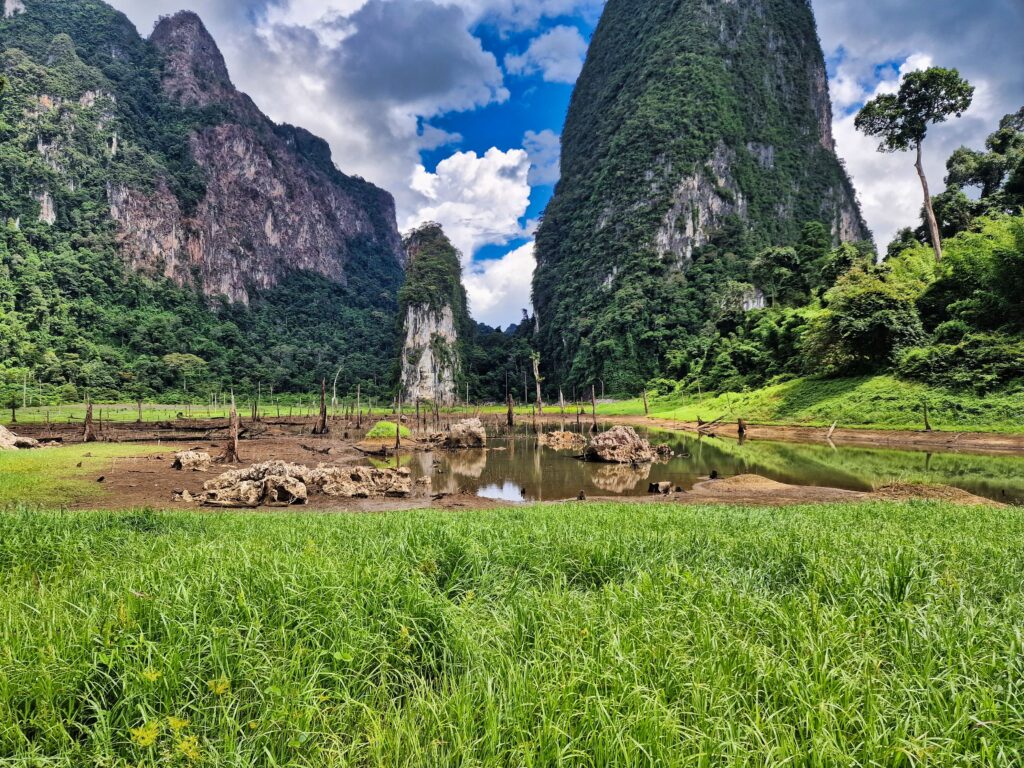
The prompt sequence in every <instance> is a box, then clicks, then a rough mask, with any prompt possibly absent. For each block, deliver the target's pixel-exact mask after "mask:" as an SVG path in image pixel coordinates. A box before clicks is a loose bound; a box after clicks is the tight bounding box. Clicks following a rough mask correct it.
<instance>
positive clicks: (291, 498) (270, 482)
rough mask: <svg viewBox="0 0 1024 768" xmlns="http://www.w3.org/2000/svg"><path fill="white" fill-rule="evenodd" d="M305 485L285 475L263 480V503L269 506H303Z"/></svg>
mask: <svg viewBox="0 0 1024 768" xmlns="http://www.w3.org/2000/svg"><path fill="white" fill-rule="evenodd" d="M306 500H307V495H306V485H305V483H303V482H302V481H301V480H298V479H296V478H294V477H287V476H285V475H273V476H271V477H267V478H264V479H263V501H264V503H266V504H270V505H271V506H289V505H291V504H305V503H306Z"/></svg>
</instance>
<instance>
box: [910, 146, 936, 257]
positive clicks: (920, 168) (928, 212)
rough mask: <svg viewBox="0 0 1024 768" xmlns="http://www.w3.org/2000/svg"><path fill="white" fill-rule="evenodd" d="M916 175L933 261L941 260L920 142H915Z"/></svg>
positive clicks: (933, 210)
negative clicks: (919, 186) (918, 178)
mask: <svg viewBox="0 0 1024 768" xmlns="http://www.w3.org/2000/svg"><path fill="white" fill-rule="evenodd" d="M914 167H915V168H916V169H917V175H918V176H919V177H920V179H921V188H922V189H923V190H924V213H925V218H927V219H928V232H929V234H930V236H931V240H932V248H933V249H935V261H942V235H941V234H940V233H939V222H938V221H937V220H936V218H935V209H934V208H932V195H931V193H930V192H929V191H928V179H927V178H925V175H924V164H923V163H922V162H921V142H917V162H916V163H914Z"/></svg>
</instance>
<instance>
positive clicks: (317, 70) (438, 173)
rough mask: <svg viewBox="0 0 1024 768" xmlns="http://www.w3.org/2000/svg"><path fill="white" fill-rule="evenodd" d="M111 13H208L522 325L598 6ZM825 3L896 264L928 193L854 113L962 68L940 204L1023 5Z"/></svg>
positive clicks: (417, 4)
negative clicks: (900, 243) (902, 80)
mask: <svg viewBox="0 0 1024 768" xmlns="http://www.w3.org/2000/svg"><path fill="white" fill-rule="evenodd" d="M27 1H28V2H31V0H27ZM666 1H667V0H666ZM740 1H741V2H743V1H745V0H740ZM111 2H112V3H113V4H114V5H115V6H117V7H118V8H120V9H121V10H123V11H125V12H126V13H127V14H128V15H129V17H130V18H132V20H133V21H134V22H135V24H136V26H137V27H138V28H139V29H140V31H142V32H143V34H147V33H148V31H149V30H150V29H151V28H152V26H153V23H154V22H155V20H156V19H157V17H158V16H159V15H161V14H166V13H171V12H174V11H176V10H180V9H188V10H193V11H195V12H197V13H198V14H199V15H200V16H201V17H202V18H203V20H204V21H205V22H206V25H207V27H208V28H209V29H210V31H211V33H212V34H213V36H214V38H215V39H216V40H217V42H218V44H219V45H220V47H221V49H222V51H223V53H224V56H225V59H226V60H227V64H228V68H229V70H230V72H231V75H232V78H233V80H234V81H235V84H236V85H237V86H238V87H239V88H240V89H242V90H243V91H245V92H247V93H249V95H250V96H252V97H253V99H254V100H255V102H256V103H257V104H258V105H259V106H260V108H261V109H263V111H264V112H266V113H267V114H268V115H269V116H270V117H271V118H272V119H274V120H277V121H280V122H290V123H293V124H296V125H301V126H303V127H305V128H308V129H309V130H311V131H313V132H314V133H316V134H318V135H320V136H323V137H324V138H325V139H326V140H327V141H328V142H329V143H330V145H331V148H332V150H333V153H334V159H335V162H336V164H337V165H338V166H339V168H341V169H342V170H343V171H345V172H346V173H350V174H357V175H360V176H363V177H364V178H367V179H369V180H370V181H372V182H374V183H376V184H378V185H379V186H381V187H383V188H385V189H387V190H388V191H389V192H391V193H392V195H394V197H395V201H396V207H397V214H398V224H399V227H400V228H401V229H403V230H406V229H409V228H411V227H413V226H415V225H416V224H418V223H420V222H422V221H426V220H435V221H439V222H440V223H441V224H443V225H444V226H445V230H446V231H447V232H448V234H449V236H450V237H451V238H452V240H453V241H454V242H455V244H456V245H457V246H458V247H459V248H460V250H461V251H462V252H463V256H464V258H463V268H464V280H465V282H466V287H467V291H468V293H469V298H470V305H471V310H472V312H473V315H474V317H475V318H476V319H478V320H481V321H483V322H487V323H489V324H492V325H507V324H508V323H511V322H516V321H517V320H518V319H519V317H520V315H521V310H522V308H524V307H527V306H528V305H529V288H530V277H531V275H532V270H533V266H534V261H533V250H532V232H533V228H534V226H535V223H536V220H537V218H538V216H539V215H540V214H541V213H542V211H543V209H544V206H545V205H546V203H547V201H548V200H549V199H550V197H551V194H552V191H553V189H554V182H555V181H556V179H557V177H558V138H559V135H560V133H561V130H562V124H563V121H564V118H565V113H566V109H567V107H568V104H569V99H570V97H571V94H572V84H573V82H574V80H575V78H576V75H577V74H578V72H579V69H580V66H581V65H582V61H583V58H584V56H585V52H586V46H587V43H588V42H589V40H590V37H591V35H592V33H593V30H594V27H595V25H596V23H597V20H598V17H599V15H600V11H601V9H602V7H603V0H111ZM812 2H813V6H814V10H815V13H816V16H817V19H818V26H819V34H820V37H821V39H822V47H823V49H824V51H825V54H826V61H827V64H828V72H829V79H830V89H831V93H832V98H833V105H834V113H835V116H834V120H833V132H834V135H835V139H836V143H837V148H838V152H839V154H840V156H841V157H842V158H843V159H844V160H845V162H846V163H847V167H848V169H849V171H850V173H851V175H852V177H853V179H854V183H855V186H856V187H857V190H858V193H859V196H860V199H861V203H862V207H863V210H864V212H865V216H866V218H867V220H868V223H869V225H870V226H871V227H872V229H873V230H874V232H875V235H876V240H877V241H878V242H879V244H880V245H882V246H883V247H884V244H885V243H886V242H887V241H888V239H889V238H890V237H891V236H892V234H893V233H894V232H895V231H896V230H897V229H898V228H899V227H901V226H906V225H909V224H913V223H915V219H916V217H917V214H918V210H919V208H920V205H921V199H920V195H921V192H920V187H919V185H918V182H917V178H916V176H915V175H914V173H913V169H912V165H911V163H912V160H911V159H909V158H907V157H905V156H900V155H882V154H879V153H877V152H876V151H875V146H874V143H873V142H872V141H871V140H869V139H866V138H865V137H863V136H860V135H858V134H857V133H856V132H855V131H854V130H853V115H854V113H855V112H856V109H857V107H858V106H859V105H860V104H862V103H863V102H864V101H865V100H866V99H868V98H870V97H871V96H873V95H875V94H877V93H880V92H885V91H891V90H893V89H895V88H896V86H897V84H898V81H899V77H900V75H901V74H902V73H905V72H906V71H909V70H912V69H914V68H918V67H924V66H928V65H930V64H932V63H934V64H941V65H943V66H954V67H958V68H960V69H961V71H962V72H963V73H964V74H965V75H966V76H967V77H968V78H969V79H970V80H971V81H972V82H973V83H974V84H975V85H976V86H977V87H978V92H977V96H976V99H975V105H974V107H972V109H971V111H970V112H969V113H968V114H967V115H966V116H965V117H964V118H963V119H961V120H958V121H956V122H955V123H950V124H947V125H944V126H940V127H939V128H937V129H935V130H934V131H933V132H932V134H931V135H930V136H929V140H928V143H927V146H926V155H925V157H926V168H927V170H928V173H929V176H930V180H931V181H932V186H933V188H935V189H941V188H942V176H943V170H944V168H943V165H944V160H945V158H946V157H948V155H949V154H950V153H951V152H952V151H953V149H955V148H956V147H957V146H960V145H961V144H968V145H970V146H981V145H982V143H983V141H984V138H985V136H986V135H987V134H988V133H989V132H991V130H992V129H993V128H994V126H995V125H996V124H997V122H998V120H999V118H1000V117H1001V116H1002V115H1003V114H1005V113H1007V112H1011V111H1015V110H1016V109H1017V108H1018V107H1020V106H1021V104H1024V67H1022V66H1021V63H1022V62H1021V55H1020V42H1021V40H1024V3H1021V2H1020V0H972V2H942V3H936V2H934V0H812Z"/></svg>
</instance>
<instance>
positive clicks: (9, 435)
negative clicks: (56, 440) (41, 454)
mask: <svg viewBox="0 0 1024 768" xmlns="http://www.w3.org/2000/svg"><path fill="white" fill-rule="evenodd" d="M38 447H39V442H38V441H36V440H33V439H32V438H31V437H18V436H17V435H16V434H14V433H13V432H11V430H9V429H7V427H5V426H3V425H0V451H16V450H19V449H20V450H27V449H29V448H38Z"/></svg>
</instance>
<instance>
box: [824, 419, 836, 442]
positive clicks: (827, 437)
mask: <svg viewBox="0 0 1024 768" xmlns="http://www.w3.org/2000/svg"><path fill="white" fill-rule="evenodd" d="M838 423H839V422H838V421H833V422H832V426H831V427H829V428H828V434H827V435H825V439H826V440H831V439H832V434H833V433H834V432H835V431H836V424H838Z"/></svg>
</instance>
